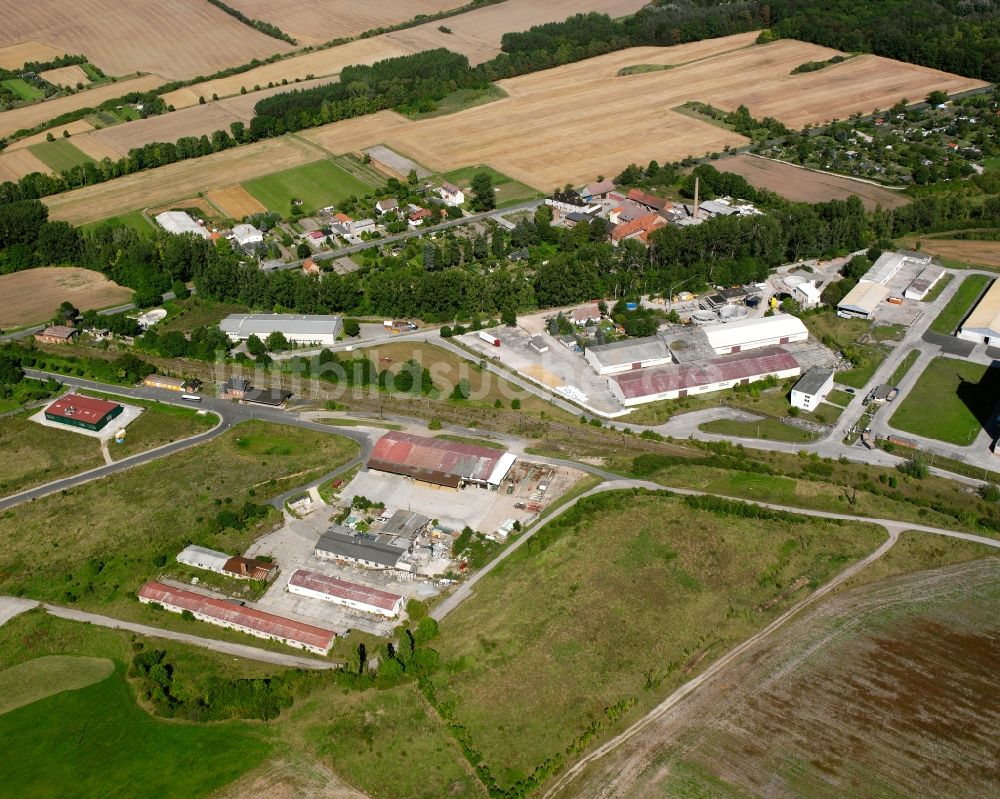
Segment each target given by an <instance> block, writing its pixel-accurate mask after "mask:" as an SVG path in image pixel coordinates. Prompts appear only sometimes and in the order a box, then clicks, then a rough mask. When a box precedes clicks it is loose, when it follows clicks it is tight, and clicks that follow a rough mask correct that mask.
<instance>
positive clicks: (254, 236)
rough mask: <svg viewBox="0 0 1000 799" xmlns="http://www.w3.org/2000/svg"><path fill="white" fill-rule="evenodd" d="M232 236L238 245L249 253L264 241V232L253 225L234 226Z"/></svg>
mask: <svg viewBox="0 0 1000 799" xmlns="http://www.w3.org/2000/svg"><path fill="white" fill-rule="evenodd" d="M232 236H233V241H235V242H236V245H237V246H238V247H239V248H240V249H242V250H243V252H245V253H247V254H250V253H252V252H253V251H254V250H256V249H257V248H258V247H259V246H260V245H262V244H263V243H264V234H263V233H261V232H260V231H259V230H258V229H257V228H255V227H254V226H253V225H235V226H233V232H232Z"/></svg>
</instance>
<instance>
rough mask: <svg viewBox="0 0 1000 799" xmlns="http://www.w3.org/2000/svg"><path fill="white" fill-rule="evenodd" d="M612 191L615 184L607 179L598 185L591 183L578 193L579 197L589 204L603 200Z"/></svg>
mask: <svg viewBox="0 0 1000 799" xmlns="http://www.w3.org/2000/svg"><path fill="white" fill-rule="evenodd" d="M614 190H615V182H614V181H613V180H611V179H607V180H602V181H600V182H598V183H591V184H590V185H589V186H584V187H583V190H582V191H581V192H580V196H581V197H582V198H583V199H584V200H586V201H587V202H590V201H591V200H603V199H605V198H606V197H607V196H608V194H610V193H611V192H613V191H614Z"/></svg>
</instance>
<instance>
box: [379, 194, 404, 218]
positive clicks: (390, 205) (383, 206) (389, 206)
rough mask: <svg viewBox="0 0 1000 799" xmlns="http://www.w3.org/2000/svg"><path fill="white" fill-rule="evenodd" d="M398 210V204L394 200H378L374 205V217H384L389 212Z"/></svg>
mask: <svg viewBox="0 0 1000 799" xmlns="http://www.w3.org/2000/svg"><path fill="white" fill-rule="evenodd" d="M398 209H399V203H398V202H396V199H395V198H390V199H388V200H379V201H378V202H377V203H375V215H376V216H384V215H385V214H388V213H389V212H390V211H396V210H398Z"/></svg>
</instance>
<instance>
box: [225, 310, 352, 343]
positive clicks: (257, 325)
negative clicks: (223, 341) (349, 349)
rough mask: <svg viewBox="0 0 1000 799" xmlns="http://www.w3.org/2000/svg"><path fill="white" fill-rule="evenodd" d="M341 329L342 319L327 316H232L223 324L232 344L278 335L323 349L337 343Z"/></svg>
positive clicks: (277, 314) (282, 314)
mask: <svg viewBox="0 0 1000 799" xmlns="http://www.w3.org/2000/svg"><path fill="white" fill-rule="evenodd" d="M341 328H342V325H341V319H340V317H339V316H333V315H327V314H286V313H272V314H230V315H229V316H227V317H226V318H225V319H223V320H222V321H221V322H219V330H221V331H222V332H223V333H225V334H226V335H227V336H229V339H230V340H231V341H246V340H247V339H248V338H250V336H257V337H258V338H260V339H265V338H267V337H268V336H269V335H271V333H275V332H277V333H282V334H283V335H284V336H285V338H287V339H288V340H289V341H291V342H294V343H296V344H310V345H314V346H322V347H326V346H332V345H333V344H335V343H336V342H337V336H339V335H340V331H341Z"/></svg>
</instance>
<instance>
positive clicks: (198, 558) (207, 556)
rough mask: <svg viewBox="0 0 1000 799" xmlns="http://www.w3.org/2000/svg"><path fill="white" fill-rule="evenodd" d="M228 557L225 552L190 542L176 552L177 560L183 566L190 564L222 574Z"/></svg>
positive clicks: (196, 567)
mask: <svg viewBox="0 0 1000 799" xmlns="http://www.w3.org/2000/svg"><path fill="white" fill-rule="evenodd" d="M229 557H230V556H229V555H227V554H226V553H225V552H218V551H217V550H214V549H208V548H206V547H200V546H198V545H197V544H191V545H190V546H186V547H184V549H182V550H181V551H180V552H178V553H177V562H178V563H183V564H184V565H185V566H192V567H194V568H195V569H204V570H205V571H210V572H216V573H218V574H222V570H223V569H224V568H225V567H226V564H227V563H228V562H229Z"/></svg>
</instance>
